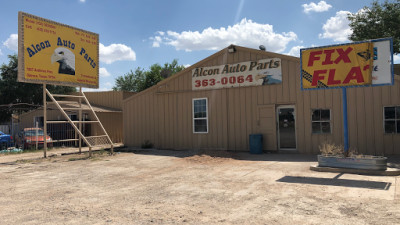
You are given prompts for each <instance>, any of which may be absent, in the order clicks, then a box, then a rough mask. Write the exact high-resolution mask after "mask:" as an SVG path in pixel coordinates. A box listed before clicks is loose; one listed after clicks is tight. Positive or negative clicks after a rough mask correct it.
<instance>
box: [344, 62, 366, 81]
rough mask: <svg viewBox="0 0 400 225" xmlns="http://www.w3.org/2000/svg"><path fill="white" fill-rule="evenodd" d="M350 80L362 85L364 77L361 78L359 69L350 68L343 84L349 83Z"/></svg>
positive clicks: (356, 67) (357, 67)
mask: <svg viewBox="0 0 400 225" xmlns="http://www.w3.org/2000/svg"><path fill="white" fill-rule="evenodd" d="M351 80H357V83H358V84H360V83H364V77H363V76H362V72H361V68H360V67H359V66H355V67H352V68H351V70H350V72H349V73H348V74H347V76H346V79H344V81H343V84H348V83H350V81H351Z"/></svg>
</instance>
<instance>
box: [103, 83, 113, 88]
mask: <svg viewBox="0 0 400 225" xmlns="http://www.w3.org/2000/svg"><path fill="white" fill-rule="evenodd" d="M104 86H106V87H111V86H113V84H112V83H111V82H106V83H105V84H104Z"/></svg>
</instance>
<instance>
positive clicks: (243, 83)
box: [192, 58, 282, 90]
mask: <svg viewBox="0 0 400 225" xmlns="http://www.w3.org/2000/svg"><path fill="white" fill-rule="evenodd" d="M280 83H282V61H281V59H280V58H270V59H261V60H258V61H248V62H241V63H236V64H225V65H219V66H210V67H199V68H195V69H193V70H192V90H208V89H220V88H231V87H247V86H260V85H269V84H280Z"/></svg>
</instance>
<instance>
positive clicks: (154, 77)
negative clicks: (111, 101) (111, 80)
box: [113, 59, 185, 92]
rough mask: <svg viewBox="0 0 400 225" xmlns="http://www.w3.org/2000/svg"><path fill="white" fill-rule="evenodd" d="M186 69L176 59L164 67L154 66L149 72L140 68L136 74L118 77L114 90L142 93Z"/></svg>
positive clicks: (131, 73) (131, 72) (130, 73)
mask: <svg viewBox="0 0 400 225" xmlns="http://www.w3.org/2000/svg"><path fill="white" fill-rule="evenodd" d="M184 69H185V67H184V66H183V65H178V60H176V59H174V60H173V61H172V62H171V63H165V64H164V66H161V65H160V64H158V63H156V64H153V65H151V66H150V69H149V70H147V71H145V70H143V69H141V68H140V67H138V68H137V69H136V70H135V72H133V71H130V72H129V73H127V74H125V75H124V76H119V77H117V78H116V79H115V86H114V87H113V90H114V91H134V92H140V91H143V90H145V89H147V88H149V87H151V86H153V85H155V84H157V83H158V82H160V81H162V80H163V79H165V78H168V77H170V76H172V75H174V74H176V73H178V72H179V71H181V70H184Z"/></svg>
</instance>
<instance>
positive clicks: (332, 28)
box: [319, 11, 352, 42]
mask: <svg viewBox="0 0 400 225" xmlns="http://www.w3.org/2000/svg"><path fill="white" fill-rule="evenodd" d="M349 13H350V12H349V11H339V12H336V15H335V16H334V17H331V18H329V19H328V20H327V21H326V23H325V24H324V25H323V26H322V29H323V30H324V33H322V34H319V38H327V39H333V40H334V41H335V42H345V41H348V40H349V39H348V37H349V35H350V34H352V30H351V29H350V27H349V20H348V19H347V15H348V14H349Z"/></svg>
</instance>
